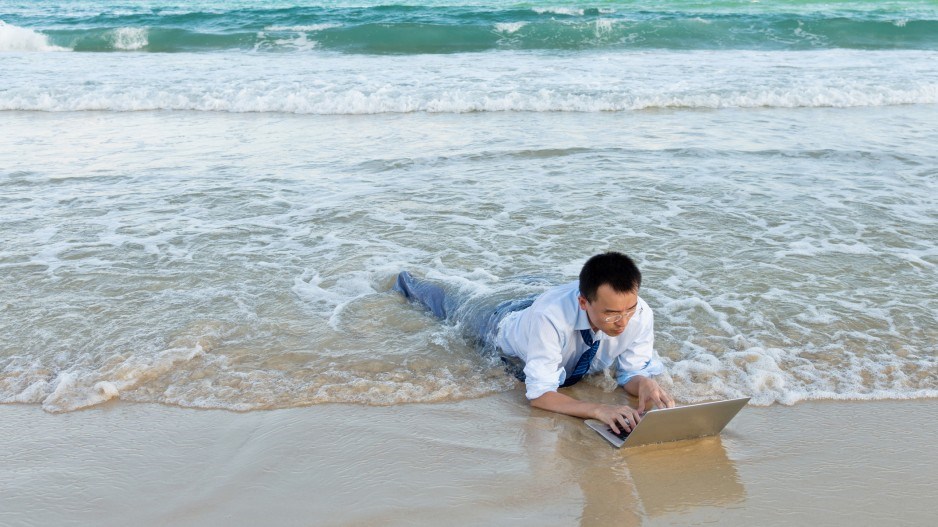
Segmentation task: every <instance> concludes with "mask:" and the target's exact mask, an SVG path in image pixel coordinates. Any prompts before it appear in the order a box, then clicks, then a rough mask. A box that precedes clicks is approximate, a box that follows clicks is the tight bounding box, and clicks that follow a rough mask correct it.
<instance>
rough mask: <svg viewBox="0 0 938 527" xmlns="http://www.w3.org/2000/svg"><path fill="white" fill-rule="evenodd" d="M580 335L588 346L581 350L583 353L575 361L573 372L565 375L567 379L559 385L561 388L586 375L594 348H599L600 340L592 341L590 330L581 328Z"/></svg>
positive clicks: (594, 353) (594, 354)
mask: <svg viewBox="0 0 938 527" xmlns="http://www.w3.org/2000/svg"><path fill="white" fill-rule="evenodd" d="M580 335H581V336H582V337H583V342H585V343H586V345H587V346H589V347H590V348H589V349H588V350H586V351H585V352H583V355H580V360H578V361H577V363H576V368H573V374H572V375H570V376H569V377H567V380H566V381H564V383H563V384H561V385H560V387H561V388H565V387H567V386H573V385H574V384H576V383H578V382H579V381H580V379H582V378H583V376H584V375H586V372H588V371H590V363H591V362H593V357H595V356H596V350H598V349H599V342H600V341H598V340H597V341H593V335H592V334H591V333H590V330H588V329H581V330H580Z"/></svg>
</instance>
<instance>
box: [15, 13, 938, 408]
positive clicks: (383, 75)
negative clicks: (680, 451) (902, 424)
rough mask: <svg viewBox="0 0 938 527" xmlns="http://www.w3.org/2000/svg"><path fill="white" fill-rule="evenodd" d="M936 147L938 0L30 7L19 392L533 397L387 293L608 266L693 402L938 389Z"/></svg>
mask: <svg viewBox="0 0 938 527" xmlns="http://www.w3.org/2000/svg"><path fill="white" fill-rule="evenodd" d="M936 144H938V3H936V2H872V1H870V2H857V1H842V2H804V1H798V2H752V1H724V2H705V1H696V2H690V1H684V2H667V3H662V2H640V1H639V2H587V3H580V2H576V3H575V2H526V3H508V2H484V1H480V2H442V1H441V2H433V1H431V2H426V1H425V2H409V1H407V2H395V3H393V5H392V4H390V3H389V4H382V3H380V2H368V1H360V2H346V1H339V2H319V3H316V2H299V3H297V2H289V3H288V2H282V3H279V2H268V3H265V5H264V7H263V8H258V7H256V6H255V5H254V3H251V2H231V1H227V2H223V1H208V2H196V3H191V2H165V1H164V2H157V1H152V2H146V1H144V2H128V1H123V2H113V1H77V2H68V3H65V2H47V1H34V2H15V1H14V2H4V3H3V4H2V5H0V402H2V403H25V404H38V405H42V407H43V408H44V409H46V410H48V411H52V412H61V411H70V410H76V409H80V408H85V407H88V406H93V405H96V404H100V403H102V402H105V401H108V400H111V399H115V398H119V399H121V400H127V401H140V402H155V403H163V404H171V405H180V406H186V407H202V408H224V409H230V410H238V411H248V410H257V409H269V408H284V407H294V406H304V405H312V404H320V403H334V402H343V403H355V404H378V405H385V404H403V403H413V402H433V401H443V400H458V399H464V398H471V397H480V396H484V395H486V394H491V393H496V392H500V391H506V390H512V389H517V388H518V384H517V383H516V381H514V379H513V378H511V377H510V376H508V375H507V374H506V373H505V372H504V371H503V370H502V368H501V366H500V365H499V363H498V361H497V359H495V358H494V357H490V356H482V355H480V354H479V353H478V352H477V350H476V349H475V348H474V346H473V345H472V343H471V342H469V341H467V340H466V339H465V337H464V336H463V334H462V331H461V329H462V328H461V327H460V325H459V323H458V322H457V323H453V324H443V323H441V322H439V321H437V320H435V319H433V318H432V317H431V316H429V315H427V314H425V313H423V312H421V311H420V310H419V309H418V308H416V307H414V306H412V305H409V304H407V303H406V302H404V301H403V300H402V299H401V298H400V297H399V296H398V295H396V294H394V293H393V292H391V291H390V286H391V283H392V281H393V279H394V276H395V275H396V273H397V272H398V271H399V270H401V269H408V270H410V271H411V272H413V273H415V274H418V275H422V276H427V277H430V278H432V279H435V280H438V281H440V282H441V283H445V284H448V285H449V286H451V287H454V288H458V289H460V290H461V291H462V293H463V294H465V295H466V296H467V297H478V298H481V297H488V296H493V297H498V298H511V297H515V296H523V295H530V294H532V293H537V292H539V291H543V290H544V289H546V288H548V287H550V286H551V285H553V284H559V283H562V282H565V281H567V280H571V279H574V278H575V276H576V274H577V272H578V270H579V267H580V266H581V265H582V263H583V261H585V259H586V258H587V257H588V256H590V255H592V254H594V253H596V252H599V251H603V250H609V249H615V250H620V251H624V252H626V253H629V254H631V255H633V256H634V257H635V258H636V259H637V261H638V262H639V264H640V266H641V267H642V269H643V272H644V274H645V282H644V286H643V290H642V296H643V298H645V299H646V300H647V301H648V302H649V304H650V305H651V306H652V308H653V309H654V310H655V314H656V335H657V340H656V347H657V349H658V351H659V353H660V354H661V356H662V359H663V361H664V363H665V365H666V366H667V369H668V374H667V375H665V376H664V378H662V379H661V381H662V383H664V384H665V385H666V386H667V387H668V388H669V389H670V390H671V391H673V393H674V394H675V396H676V397H677V398H678V400H679V401H682V402H693V401H700V400H707V399H713V398H717V397H731V396H739V395H748V396H752V397H753V402H754V403H756V404H762V405H767V404H774V403H781V404H795V403H797V402H798V401H802V400H809V399H906V398H934V397H938V248H936V243H935V240H936V239H938V212H936V211H938V153H936V148H935V145H936ZM588 382H591V383H593V384H597V385H600V386H603V387H604V388H607V389H608V388H609V379H608V376H606V377H604V376H601V375H596V376H594V377H592V378H590V379H589V380H588Z"/></svg>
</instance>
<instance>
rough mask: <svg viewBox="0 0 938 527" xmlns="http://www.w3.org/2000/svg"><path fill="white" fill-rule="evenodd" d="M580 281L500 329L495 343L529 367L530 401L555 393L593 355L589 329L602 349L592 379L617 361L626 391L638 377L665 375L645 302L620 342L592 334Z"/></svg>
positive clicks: (546, 297) (542, 298) (550, 292)
mask: <svg viewBox="0 0 938 527" xmlns="http://www.w3.org/2000/svg"><path fill="white" fill-rule="evenodd" d="M579 294H580V283H579V281H575V282H571V283H569V284H565V285H562V286H558V287H555V288H553V289H550V290H548V291H545V292H544V293H543V294H541V295H540V296H539V297H537V299H536V300H535V301H534V303H533V304H531V306H530V307H528V308H526V309H523V310H521V311H515V312H513V313H509V314H508V315H507V316H505V318H504V319H502V321H501V323H500V324H499V326H498V336H497V337H496V343H497V344H498V347H499V348H501V350H502V352H503V353H504V354H505V355H508V356H512V357H518V358H519V359H521V360H522V361H524V375H525V381H524V382H525V386H526V388H527V392H526V394H525V395H526V396H527V398H528V399H537V398H538V397H540V396H541V395H544V394H545V393H547V392H552V391H556V390H557V388H559V387H560V385H561V384H563V382H564V380H566V378H567V377H568V376H569V375H571V374H572V373H573V370H574V368H576V364H577V361H578V360H579V359H580V356H581V355H583V353H584V352H585V351H586V350H587V349H589V346H587V345H586V343H585V342H584V341H583V337H582V335H581V334H580V330H582V329H588V330H590V332H591V333H592V334H593V340H599V341H600V344H599V349H598V350H597V351H596V356H595V357H594V358H593V362H592V364H591V365H590V369H589V373H593V372H597V371H602V370H604V369H606V368H608V367H609V366H610V365H611V364H612V361H616V366H617V368H618V374H617V375H616V382H618V383H619V385H623V384H625V383H627V382H629V379H631V378H632V377H634V376H636V375H642V376H645V377H650V376H652V375H657V374H659V373H663V372H664V365H662V364H661V359H660V358H659V357H658V354H657V353H655V348H654V345H655V336H654V318H655V317H654V314H653V313H652V312H651V308H650V307H648V304H646V303H645V301H644V300H642V299H641V298H639V299H638V307H637V308H636V309H637V311H636V312H635V314H634V315H632V318H631V319H630V320H629V323H628V325H627V326H626V328H625V331H623V332H622V334H621V335H619V336H617V337H611V336H609V335H606V334H605V333H603V332H602V331H597V332H593V331H592V329H590V324H589V319H588V318H587V316H586V311H583V310H582V309H580V305H579V303H578V301H577V297H578V296H579Z"/></svg>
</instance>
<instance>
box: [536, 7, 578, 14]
mask: <svg viewBox="0 0 938 527" xmlns="http://www.w3.org/2000/svg"><path fill="white" fill-rule="evenodd" d="M531 10H532V11H534V12H535V13H537V14H539V15H545V14H551V15H567V16H582V15H583V13H584V12H585V11H584V10H583V9H582V8H577V7H532V8H531Z"/></svg>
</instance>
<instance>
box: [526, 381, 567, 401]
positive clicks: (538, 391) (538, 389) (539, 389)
mask: <svg viewBox="0 0 938 527" xmlns="http://www.w3.org/2000/svg"><path fill="white" fill-rule="evenodd" d="M525 388H526V391H525V394H524V396H525V397H527V398H528V400H529V401H533V400H534V399H537V398H538V397H540V396H542V395H544V394H545V393H547V392H556V391H557V388H560V385H559V384H552V383H545V382H532V383H525Z"/></svg>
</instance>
